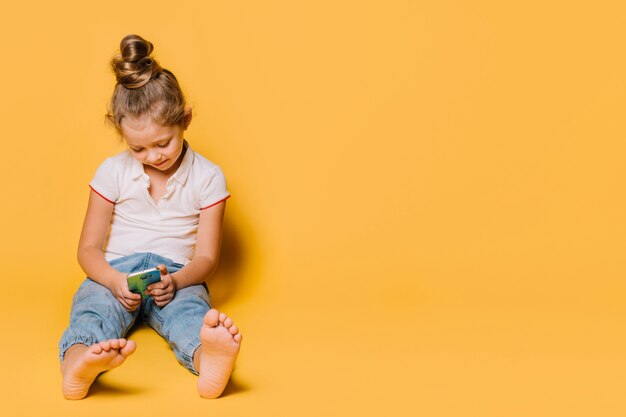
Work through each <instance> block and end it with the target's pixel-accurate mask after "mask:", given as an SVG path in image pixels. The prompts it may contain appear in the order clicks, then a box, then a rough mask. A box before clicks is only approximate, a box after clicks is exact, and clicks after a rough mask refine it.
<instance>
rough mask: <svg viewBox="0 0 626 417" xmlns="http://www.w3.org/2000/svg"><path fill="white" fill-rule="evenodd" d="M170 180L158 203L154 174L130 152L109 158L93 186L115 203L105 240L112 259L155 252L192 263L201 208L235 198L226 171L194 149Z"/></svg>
mask: <svg viewBox="0 0 626 417" xmlns="http://www.w3.org/2000/svg"><path fill="white" fill-rule="evenodd" d="M184 146H186V147H187V151H186V152H185V155H184V156H183V160H182V162H181V164H180V166H179V167H178V169H177V170H176V172H175V173H174V174H173V175H172V176H171V177H170V178H169V179H168V181H167V188H166V191H165V194H163V196H162V197H161V198H160V199H159V202H158V204H155V202H154V200H153V199H152V197H151V196H150V193H149V191H148V189H149V187H150V178H149V177H148V175H147V174H146V173H145V172H144V170H143V164H142V163H141V162H139V161H137V160H136V159H135V158H133V157H132V155H131V154H130V151H128V150H127V151H125V152H121V153H119V154H117V155H115V156H112V157H110V158H108V159H106V160H105V161H104V162H103V163H102V164H101V165H100V167H98V169H97V171H96V174H95V176H94V178H93V180H92V181H91V183H90V184H89V186H90V187H91V189H92V190H93V191H95V192H96V193H97V194H99V195H100V196H101V197H102V198H104V199H105V200H107V201H109V202H111V203H113V204H115V207H114V209H113V218H112V219H111V226H110V227H109V231H108V233H107V238H106V240H105V243H104V248H103V249H104V252H105V258H106V259H107V261H110V260H112V259H115V258H120V257H122V256H127V255H131V254H133V253H137V252H153V253H156V254H159V255H161V256H164V257H166V258H170V259H172V260H173V261H174V262H177V263H181V264H183V265H185V264H187V263H188V262H189V261H190V260H191V258H192V257H193V253H194V249H195V245H196V233H197V231H198V224H199V216H200V210H204V209H207V208H209V207H211V206H213V205H215V204H217V203H219V202H221V201H224V200H226V199H227V198H229V197H230V193H229V192H228V191H227V189H226V180H225V178H224V174H223V173H222V170H221V169H220V168H219V167H218V166H217V165H215V164H214V163H212V162H211V161H209V160H208V159H206V158H204V157H203V156H202V155H199V154H197V153H195V152H193V151H192V150H191V147H190V146H189V144H188V143H187V142H186V141H185V142H184Z"/></svg>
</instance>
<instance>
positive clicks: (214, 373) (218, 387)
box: [197, 309, 241, 398]
mask: <svg viewBox="0 0 626 417" xmlns="http://www.w3.org/2000/svg"><path fill="white" fill-rule="evenodd" d="M200 340H201V341H202V345H201V346H200V348H199V349H198V350H197V352H199V354H198V355H199V364H200V367H199V373H200V376H199V377H198V393H199V394H200V396H201V397H203V398H217V397H219V396H220V395H221V394H222V391H224V388H226V384H227V383H228V379H229V378H230V374H231V372H232V371H233V367H234V366H235V359H237V354H238V353H239V347H240V345H241V333H239V329H237V326H235V325H234V324H233V321H232V320H231V319H230V318H229V317H227V316H226V314H224V313H221V314H220V313H219V312H218V311H217V310H215V309H212V310H209V312H207V313H206V315H205V316H204V324H203V326H202V329H201V330H200Z"/></svg>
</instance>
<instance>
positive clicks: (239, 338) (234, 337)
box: [233, 333, 241, 343]
mask: <svg viewBox="0 0 626 417" xmlns="http://www.w3.org/2000/svg"><path fill="white" fill-rule="evenodd" d="M233 339H235V342H237V343H239V342H241V333H237V334H236V335H235V336H233Z"/></svg>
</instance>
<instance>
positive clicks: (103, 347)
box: [100, 340, 111, 352]
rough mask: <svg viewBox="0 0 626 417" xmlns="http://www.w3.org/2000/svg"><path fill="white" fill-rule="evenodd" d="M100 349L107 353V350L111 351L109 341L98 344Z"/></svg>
mask: <svg viewBox="0 0 626 417" xmlns="http://www.w3.org/2000/svg"><path fill="white" fill-rule="evenodd" d="M100 347H101V348H102V350H104V351H106V352H108V351H109V350H111V341H110V340H105V341H104V342H100Z"/></svg>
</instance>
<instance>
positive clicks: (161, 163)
mask: <svg viewBox="0 0 626 417" xmlns="http://www.w3.org/2000/svg"><path fill="white" fill-rule="evenodd" d="M166 162H167V159H166V160H164V161H161V162H159V163H158V164H154V166H155V167H160V166H163V164H165V163H166Z"/></svg>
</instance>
